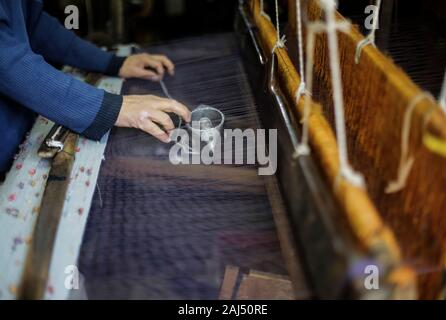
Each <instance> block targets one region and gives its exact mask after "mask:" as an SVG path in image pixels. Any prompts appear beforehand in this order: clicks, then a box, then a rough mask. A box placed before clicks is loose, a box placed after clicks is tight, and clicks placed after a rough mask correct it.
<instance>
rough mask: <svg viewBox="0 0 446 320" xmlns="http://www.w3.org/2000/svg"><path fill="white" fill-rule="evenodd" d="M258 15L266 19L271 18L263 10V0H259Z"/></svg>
mask: <svg viewBox="0 0 446 320" xmlns="http://www.w3.org/2000/svg"><path fill="white" fill-rule="evenodd" d="M260 16H262V17H265V18H266V19H268V20H270V21H271V18H270V16H269V15H267V14H266V12H265V6H264V3H263V0H260Z"/></svg>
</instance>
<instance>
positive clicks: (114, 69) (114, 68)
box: [104, 55, 127, 76]
mask: <svg viewBox="0 0 446 320" xmlns="http://www.w3.org/2000/svg"><path fill="white" fill-rule="evenodd" d="M125 59H127V57H118V56H116V55H113V56H112V58H111V60H110V62H109V64H108V67H107V69H106V70H105V72H104V74H105V75H107V76H117V75H119V70H121V67H122V65H123V64H124V61H125Z"/></svg>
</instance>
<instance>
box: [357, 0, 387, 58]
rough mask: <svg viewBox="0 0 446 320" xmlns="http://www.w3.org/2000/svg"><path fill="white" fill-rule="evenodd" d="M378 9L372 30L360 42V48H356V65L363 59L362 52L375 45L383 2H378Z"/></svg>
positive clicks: (379, 0) (377, 0) (378, 0)
mask: <svg viewBox="0 0 446 320" xmlns="http://www.w3.org/2000/svg"><path fill="white" fill-rule="evenodd" d="M376 7H377V11H376V13H375V16H374V17H373V24H372V30H370V32H369V34H368V35H367V37H366V38H365V39H364V40H362V41H360V42H359V43H358V46H357V47H356V54H355V63H356V64H359V61H360V59H361V54H362V50H363V49H364V48H365V47H366V46H368V45H369V44H371V45H372V46H374V47H375V46H376V45H375V35H376V29H378V22H379V12H380V11H381V0H376Z"/></svg>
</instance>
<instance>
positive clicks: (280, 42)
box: [272, 0, 286, 54]
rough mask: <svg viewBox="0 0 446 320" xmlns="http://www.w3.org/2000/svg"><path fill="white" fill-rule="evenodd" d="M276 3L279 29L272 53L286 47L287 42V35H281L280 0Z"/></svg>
mask: <svg viewBox="0 0 446 320" xmlns="http://www.w3.org/2000/svg"><path fill="white" fill-rule="evenodd" d="M275 5H276V31H277V41H276V44H275V45H274V47H273V50H272V54H274V52H276V50H277V49H279V48H284V47H285V42H286V38H285V35H283V36H282V37H280V21H279V1H278V0H276V1H275Z"/></svg>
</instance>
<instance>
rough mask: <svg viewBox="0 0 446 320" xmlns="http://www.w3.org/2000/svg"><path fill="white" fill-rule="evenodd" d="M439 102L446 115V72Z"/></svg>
mask: <svg viewBox="0 0 446 320" xmlns="http://www.w3.org/2000/svg"><path fill="white" fill-rule="evenodd" d="M438 102H439V103H440V106H441V108H442V109H443V111H444V113H446V71H445V72H444V80H443V86H442V89H441V93H440V98H439V100H438Z"/></svg>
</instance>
